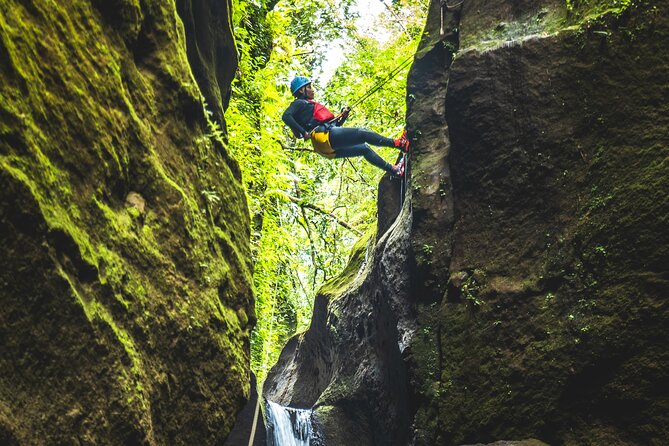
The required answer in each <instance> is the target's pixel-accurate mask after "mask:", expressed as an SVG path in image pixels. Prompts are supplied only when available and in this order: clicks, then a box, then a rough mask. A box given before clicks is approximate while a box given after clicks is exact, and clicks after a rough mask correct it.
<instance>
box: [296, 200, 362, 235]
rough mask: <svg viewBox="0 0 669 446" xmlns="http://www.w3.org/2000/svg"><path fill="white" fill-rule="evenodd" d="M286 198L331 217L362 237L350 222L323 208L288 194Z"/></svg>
mask: <svg viewBox="0 0 669 446" xmlns="http://www.w3.org/2000/svg"><path fill="white" fill-rule="evenodd" d="M285 197H286V198H288V199H289V200H290V201H292V202H293V203H295V204H297V205H298V206H300V207H302V208H307V209H311V210H312V211H316V212H318V213H321V214H323V215H327V216H328V217H330V218H331V219H333V220H334V221H336V222H337V223H338V224H339V225H341V226H343V227H345V228H346V229H348V230H349V231H353V232H355V233H356V234H357V235H362V232H360V231H359V230H357V229H356V228H354V227H353V226H352V225H351V224H350V223H348V222H346V221H344V220H342V219H341V218H339V217H337V216H336V215H334V214H333V213H332V212H328V211H326V210H325V209H323V208H322V207H320V206H317V205H315V204H313V203H307V202H306V201H304V200H301V199H300V198H297V197H293V196H291V195H288V194H285Z"/></svg>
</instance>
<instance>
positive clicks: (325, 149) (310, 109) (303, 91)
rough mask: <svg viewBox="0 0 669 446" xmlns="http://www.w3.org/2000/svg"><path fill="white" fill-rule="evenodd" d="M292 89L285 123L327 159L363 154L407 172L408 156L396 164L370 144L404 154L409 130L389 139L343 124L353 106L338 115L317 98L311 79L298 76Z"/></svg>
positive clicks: (394, 172) (378, 163)
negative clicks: (405, 166) (293, 98)
mask: <svg viewBox="0 0 669 446" xmlns="http://www.w3.org/2000/svg"><path fill="white" fill-rule="evenodd" d="M290 92H291V93H292V94H293V96H295V100H293V102H291V104H290V105H289V106H288V108H287V109H286V111H285V112H284V113H283V116H282V119H283V122H285V123H286V125H288V127H290V129H291V130H292V131H293V134H294V135H295V137H297V138H302V139H305V140H307V139H310V140H311V144H312V145H313V147H314V150H315V151H316V152H317V153H318V154H320V155H322V156H324V157H325V158H330V159H332V158H349V157H355V156H363V157H364V158H365V159H366V160H367V161H368V162H370V163H371V164H373V165H374V166H376V167H378V168H380V169H383V170H385V171H386V172H389V173H391V174H392V175H397V176H400V177H401V176H403V175H404V157H402V159H401V160H400V162H399V163H397V164H395V165H392V164H390V163H388V162H386V161H385V160H384V159H383V158H381V157H380V156H379V155H378V154H377V153H376V152H374V150H372V148H371V147H369V145H368V144H371V145H373V146H379V147H394V148H396V149H398V150H400V151H402V152H404V153H408V151H409V140H408V139H407V136H406V130H405V131H404V132H403V133H402V135H401V136H400V137H399V138H397V139H391V138H387V137H385V136H382V135H379V134H378V133H375V132H372V131H371V130H367V129H364V128H356V127H342V124H344V122H345V121H346V118H348V115H349V112H350V110H351V109H350V108H349V107H344V109H342V112H341V113H340V114H339V115H338V116H335V115H334V114H333V113H332V112H331V111H330V110H328V109H327V108H326V107H325V106H324V105H322V104H319V103H318V102H316V101H314V95H315V91H314V89H313V87H312V86H311V81H310V80H309V79H308V78H306V77H304V76H296V77H295V78H294V79H293V80H292V81H291V82H290Z"/></svg>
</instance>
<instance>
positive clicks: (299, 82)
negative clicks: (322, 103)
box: [290, 76, 311, 96]
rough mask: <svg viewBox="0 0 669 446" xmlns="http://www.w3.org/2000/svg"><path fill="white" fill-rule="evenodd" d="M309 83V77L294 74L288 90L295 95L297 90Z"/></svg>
mask: <svg viewBox="0 0 669 446" xmlns="http://www.w3.org/2000/svg"><path fill="white" fill-rule="evenodd" d="M310 83H311V81H310V80H309V78H306V77H304V76H295V78H294V79H293V80H292V81H290V92H291V93H292V94H293V96H295V93H297V90H299V89H300V88H302V87H304V86H305V85H307V84H310Z"/></svg>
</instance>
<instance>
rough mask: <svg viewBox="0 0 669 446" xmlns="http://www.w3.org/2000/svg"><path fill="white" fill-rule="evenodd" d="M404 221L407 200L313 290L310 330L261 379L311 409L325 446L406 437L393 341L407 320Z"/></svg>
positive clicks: (398, 441)
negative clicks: (383, 229)
mask: <svg viewBox="0 0 669 446" xmlns="http://www.w3.org/2000/svg"><path fill="white" fill-rule="evenodd" d="M409 227H410V216H409V214H408V206H407V207H405V208H404V210H403V213H402V217H400V219H399V221H398V222H397V223H396V224H395V225H394V226H393V227H392V228H391V230H390V231H389V232H388V233H386V234H384V236H382V237H381V239H380V241H379V242H378V245H377V246H376V247H375V245H374V242H375V236H374V234H368V235H367V236H366V237H365V238H363V239H362V240H361V242H359V243H358V245H357V246H356V248H355V251H354V254H353V256H352V260H351V262H350V263H349V265H348V267H347V268H346V270H345V271H344V273H343V274H342V276H341V277H340V278H339V279H336V280H334V281H333V282H330V283H329V284H327V285H326V286H324V287H323V289H322V290H321V291H320V292H319V295H318V296H317V298H316V302H315V308H314V318H313V319H312V323H311V326H310V328H309V330H308V331H307V332H306V333H304V334H302V335H299V336H296V337H294V338H293V339H291V340H290V341H289V343H288V344H287V346H286V348H285V349H284V350H283V352H282V354H281V357H280V358H279V361H278V363H277V365H276V366H275V367H274V368H273V369H272V370H271V371H270V373H269V375H268V377H267V380H266V381H265V386H264V389H263V394H264V396H265V397H266V398H268V399H269V400H271V401H274V402H277V403H280V404H283V405H291V406H294V407H304V408H306V407H313V408H314V416H315V418H316V420H317V422H316V424H317V430H318V431H317V432H316V437H317V438H318V439H319V440H318V441H322V443H323V444H325V445H340V444H341V445H344V444H356V445H374V444H384V445H404V444H406V443H407V441H408V437H407V435H408V431H409V417H408V411H407V407H406V401H407V394H406V371H405V366H404V363H403V361H402V353H401V350H400V348H401V345H400V343H399V340H400V339H403V338H404V335H405V334H406V333H407V332H408V331H409V329H408V324H409V323H410V319H411V318H410V317H409V316H407V313H408V311H409V310H408V309H406V308H405V309H403V310H402V311H400V307H401V306H402V305H406V304H407V302H406V297H407V296H406V293H405V292H404V291H403V290H406V289H408V286H407V280H408V272H407V270H406V265H407V261H408V251H409V243H408V229H409ZM390 252H392V255H388V253H390ZM402 269H404V272H403V271H402ZM398 270H399V271H398ZM391 277H392V278H393V280H392V281H391V280H388V279H389V278H391ZM406 342H407V341H405V344H406Z"/></svg>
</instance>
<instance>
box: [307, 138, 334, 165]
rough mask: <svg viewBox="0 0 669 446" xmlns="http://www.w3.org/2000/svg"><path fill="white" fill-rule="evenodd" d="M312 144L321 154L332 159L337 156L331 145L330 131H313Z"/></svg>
mask: <svg viewBox="0 0 669 446" xmlns="http://www.w3.org/2000/svg"><path fill="white" fill-rule="evenodd" d="M311 145H312V146H314V150H315V151H316V152H317V153H318V154H319V155H321V156H324V157H325V158H330V159H332V158H334V157H335V151H334V149H333V148H332V146H331V145H330V132H316V131H314V132H311Z"/></svg>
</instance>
